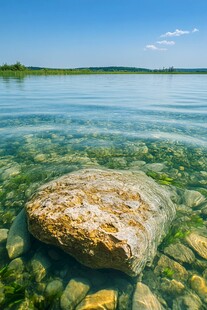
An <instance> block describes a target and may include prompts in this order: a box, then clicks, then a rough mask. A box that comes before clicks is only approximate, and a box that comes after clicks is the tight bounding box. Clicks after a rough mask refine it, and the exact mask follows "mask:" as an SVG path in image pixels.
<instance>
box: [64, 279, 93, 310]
mask: <svg viewBox="0 0 207 310" xmlns="http://www.w3.org/2000/svg"><path fill="white" fill-rule="evenodd" d="M90 287H91V285H90V282H89V281H88V280H86V279H83V278H75V279H72V280H70V282H69V283H68V285H67V286H66V288H65V290H64V292H63V294H62V296H61V298H60V307H61V309H62V310H73V309H74V308H75V307H76V306H77V305H78V304H79V303H80V302H81V300H83V299H84V297H85V296H86V294H87V293H88V291H89V290H90Z"/></svg>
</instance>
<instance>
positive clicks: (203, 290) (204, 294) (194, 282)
mask: <svg viewBox="0 0 207 310" xmlns="http://www.w3.org/2000/svg"><path fill="white" fill-rule="evenodd" d="M190 284H191V287H192V289H193V290H194V291H195V292H196V293H197V294H198V296H199V297H200V298H201V299H202V300H203V301H204V302H205V303H207V284H206V281H205V279H204V278H202V277H199V276H197V275H193V276H192V278H191V279H190Z"/></svg>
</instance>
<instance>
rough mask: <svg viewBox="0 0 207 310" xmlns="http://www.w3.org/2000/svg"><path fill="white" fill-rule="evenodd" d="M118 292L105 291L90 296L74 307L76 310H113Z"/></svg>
mask: <svg viewBox="0 0 207 310" xmlns="http://www.w3.org/2000/svg"><path fill="white" fill-rule="evenodd" d="M117 297H118V292H117V291H116V290H110V289H105V290H101V291H98V292H96V293H95V294H90V295H87V296H86V297H85V299H84V300H83V301H82V302H81V303H80V304H79V305H78V306H77V307H76V310H103V309H107V310H115V309H116V306H117Z"/></svg>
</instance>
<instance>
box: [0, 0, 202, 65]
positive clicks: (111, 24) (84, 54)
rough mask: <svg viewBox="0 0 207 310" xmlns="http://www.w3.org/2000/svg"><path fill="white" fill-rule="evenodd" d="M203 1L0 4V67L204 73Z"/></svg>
mask: <svg viewBox="0 0 207 310" xmlns="http://www.w3.org/2000/svg"><path fill="white" fill-rule="evenodd" d="M206 16H207V0H197V1H195V0H174V1H173V0H157V1H156V0H0V64H2V63H5V62H7V63H14V62H16V61H17V60H18V61H20V62H22V63H24V64H25V65H32V66H45V67H58V68H61V67H68V68H70V67H89V66H135V67H145V68H162V67H169V66H174V67H194V68H195V67H207V56H206V55H207V17H206Z"/></svg>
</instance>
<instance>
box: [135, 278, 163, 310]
mask: <svg viewBox="0 0 207 310" xmlns="http://www.w3.org/2000/svg"><path fill="white" fill-rule="evenodd" d="M138 309H139V310H164V308H163V307H162V305H161V304H160V302H159V301H158V299H157V297H156V296H155V295H154V294H153V293H152V292H151V290H150V289H149V287H148V286H147V285H145V284H143V283H141V282H138V283H137V285H136V288H135V291H134V296H133V300H132V310H138Z"/></svg>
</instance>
